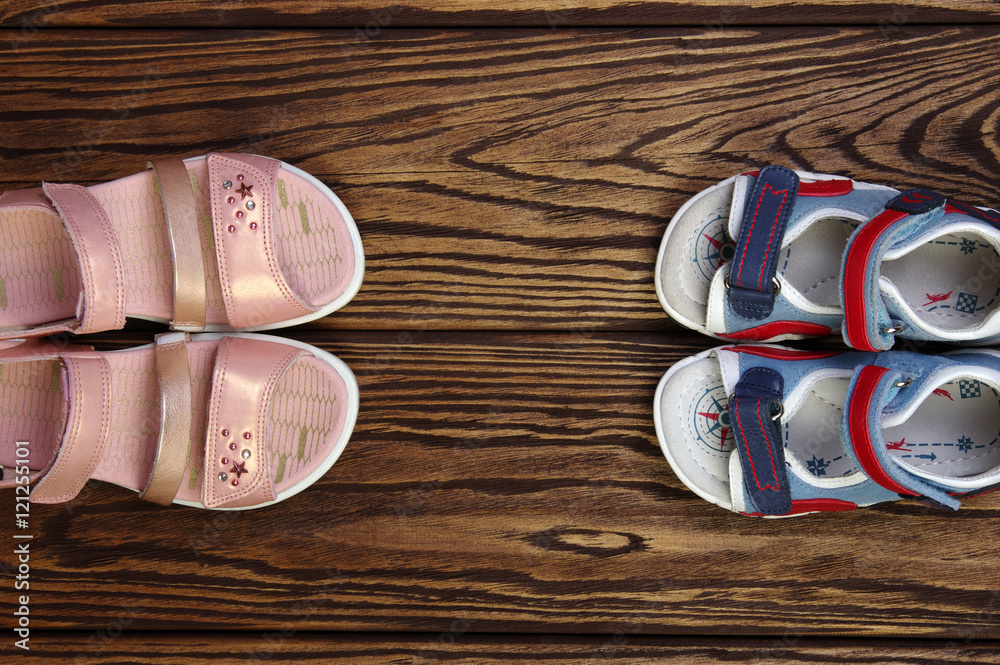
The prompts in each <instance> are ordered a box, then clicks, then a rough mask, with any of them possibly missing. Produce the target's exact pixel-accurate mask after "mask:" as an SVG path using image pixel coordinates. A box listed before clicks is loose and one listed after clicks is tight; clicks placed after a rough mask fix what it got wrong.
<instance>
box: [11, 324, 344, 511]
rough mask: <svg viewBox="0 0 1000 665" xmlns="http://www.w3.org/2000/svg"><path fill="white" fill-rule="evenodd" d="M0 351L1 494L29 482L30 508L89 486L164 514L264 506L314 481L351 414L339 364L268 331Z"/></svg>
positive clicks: (340, 442)
mask: <svg viewBox="0 0 1000 665" xmlns="http://www.w3.org/2000/svg"><path fill="white" fill-rule="evenodd" d="M3 347H4V348H3V349H2V350H0V404H3V405H4V410H5V412H6V413H5V415H4V417H3V418H0V464H2V465H3V469H2V471H3V475H2V478H0V488H2V487H13V486H15V485H24V484H25V483H30V484H32V485H33V488H32V490H31V494H30V500H31V501H32V502H34V503H61V502H64V501H69V500H71V499H73V498H74V497H76V496H77V494H78V493H79V492H80V490H81V489H82V488H83V486H84V485H85V484H86V482H87V480H89V479H91V478H93V479H96V480H103V481H106V482H110V483H114V484H115V485H120V486H122V487H126V488H129V489H132V490H135V491H138V492H139V496H140V497H142V498H143V499H146V500H148V501H152V502H154V503H158V504H162V505H168V504H170V503H179V504H182V505H185V506H195V507H199V508H213V509H218V510H244V509H247V508H260V507H263V506H268V505H271V504H273V503H277V502H278V501H282V500H284V499H287V498H288V497H290V496H292V495H294V494H297V493H298V492H300V491H302V490H303V489H305V488H306V487H308V486H309V485H311V484H312V483H313V482H315V481H316V480H317V479H318V478H319V477H320V476H322V475H323V474H324V473H326V471H327V470H328V469H329V468H330V467H331V466H332V465H333V463H334V462H335V461H336V460H337V458H338V457H339V456H340V454H341V452H343V450H344V447H345V446H346V445H347V440H348V439H349V438H350V435H351V431H352V430H353V428H354V422H355V419H356V417H357V412H358V386H357V382H356V380H355V378H354V375H353V374H352V373H351V371H350V370H349V369H348V368H347V366H346V365H345V364H344V363H343V362H341V361H340V360H338V359H337V358H335V357H334V356H332V355H330V354H329V353H327V352H325V351H322V350H320V349H317V348H315V347H312V346H310V345H308V344H305V343H302V342H296V341H292V340H286V339H281V338H277V337H270V336H267V335H253V334H245V333H241V334H229V335H224V334H202V335H194V336H190V337H189V336H188V334H187V333H166V334H163V335H160V336H159V337H158V338H157V341H156V344H150V345H147V346H142V347H138V348H133V349H127V350H123V351H111V352H104V353H102V352H98V351H94V350H92V349H91V348H90V347H86V346H77V345H60V344H58V343H56V342H52V341H48V340H28V341H24V340H14V341H8V342H4V343H3ZM18 442H20V443H18ZM18 491H19V492H21V491H22V490H20V489H19V490H18Z"/></svg>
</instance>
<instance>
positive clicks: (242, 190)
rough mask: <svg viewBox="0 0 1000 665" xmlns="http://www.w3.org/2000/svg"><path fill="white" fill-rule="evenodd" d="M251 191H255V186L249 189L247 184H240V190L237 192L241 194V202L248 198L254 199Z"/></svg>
mask: <svg viewBox="0 0 1000 665" xmlns="http://www.w3.org/2000/svg"><path fill="white" fill-rule="evenodd" d="M251 189H253V185H250V186H249V187H247V184H246V183H245V182H241V183H240V188H239V189H237V190H236V191H237V192H239V193H240V201H242V200H243V199H245V198H246V197H248V196H249V197H250V198H253V192H251V191H250V190H251Z"/></svg>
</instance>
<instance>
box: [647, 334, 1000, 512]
mask: <svg viewBox="0 0 1000 665" xmlns="http://www.w3.org/2000/svg"><path fill="white" fill-rule="evenodd" d="M653 408H654V420H655V424H656V434H657V437H658V438H659V441H660V447H661V448H662V450H663V454H664V455H665V456H666V458H667V461H668V462H669V463H670V466H671V467H672V468H673V470H674V472H675V473H676V474H677V477H678V478H679V479H680V480H681V482H683V483H684V485H686V486H687V487H688V488H689V489H691V490H692V491H693V492H694V493H695V494H697V495H698V496H700V497H702V498H703V499H705V500H707V501H710V502H711V503H714V504H716V505H718V506H721V507H722V508H725V509H727V510H731V511H733V512H737V513H741V514H744V515H753V516H766V517H780V516H791V515H800V514H806V513H814V512H828V511H840V510H851V509H854V508H857V507H861V506H870V505H872V504H876V503H881V502H885V501H896V500H899V499H900V498H912V499H917V500H919V501H922V502H925V503H930V504H932V505H936V506H941V507H947V508H952V509H958V507H959V499H960V498H963V497H969V496H974V495H978V494H983V493H986V492H989V491H992V490H994V489H997V488H998V487H1000V353H998V352H995V351H988V350H978V349H977V350H972V349H967V350H961V351H955V352H952V353H950V354H946V355H943V356H927V355H920V354H914V353H907V352H903V351H889V352H885V353H870V352H836V351H832V352H831V351H822V352H811V351H796V350H793V349H788V348H785V347H781V346H765V345H743V346H723V347H719V348H716V349H712V350H709V351H705V352H703V353H700V354H698V355H696V356H693V357H690V358H687V359H685V360H683V361H681V362H679V363H677V364H676V365H675V366H674V367H672V368H671V369H670V371H668V372H667V373H666V374H665V375H664V376H663V379H662V380H661V381H660V384H659V387H658V388H657V390H656V397H655V400H654V404H653ZM734 452H735V454H734Z"/></svg>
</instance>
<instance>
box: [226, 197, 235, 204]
mask: <svg viewBox="0 0 1000 665" xmlns="http://www.w3.org/2000/svg"><path fill="white" fill-rule="evenodd" d="M226 203H236V197H234V196H230V197H229V198H228V199H226Z"/></svg>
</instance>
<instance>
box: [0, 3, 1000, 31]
mask: <svg viewBox="0 0 1000 665" xmlns="http://www.w3.org/2000/svg"><path fill="white" fill-rule="evenodd" d="M998 19H1000V10H998V8H997V6H996V4H995V3H993V2H989V1H988V0H961V1H955V2H947V1H945V0H934V1H930V0H928V1H921V0H896V1H890V0H835V1H832V2H831V1H829V0H828V1H826V2H819V1H817V0H813V1H811V2H802V1H801V0H763V1H757V2H740V1H739V0H697V1H696V0H632V1H629V0H592V1H589V2H585V1H584V0H562V1H561V2H558V3H553V2H550V3H539V2H536V1H534V0H503V1H502V2H486V1H485V0H449V1H448V2H441V1H440V0H395V1H394V2H391V3H386V2H382V1H380V0H349V1H344V0H338V1H335V2H319V1H317V0H293V1H291V2H288V1H286V2H267V1H265V0H243V1H242V2H240V3H238V4H223V3H219V2H214V1H213V0H155V1H153V2H141V3H137V2H128V1H127V0H115V1H112V2H107V1H97V0H76V1H75V2H57V1H56V0H3V1H2V2H0V27H11V28H17V29H27V30H33V29H38V28H42V27H100V28H103V27H135V28H138V27H148V28H166V27H173V28H345V27H347V28H352V27H357V28H358V29H359V30H363V31H365V32H366V33H368V34H372V33H377V32H378V31H380V30H381V29H384V28H386V27H389V26H391V27H393V28H412V27H443V26H447V27H472V28H480V27H490V26H492V27H506V26H520V27H538V28H549V29H556V28H562V27H579V26H685V25H686V26H690V25H694V26H717V27H731V26H737V25H821V24H834V25H845V24H848V25H858V24H861V25H878V26H885V27H894V26H899V25H906V24H917V23H939V24H940V23H996V22H997V21H998Z"/></svg>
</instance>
